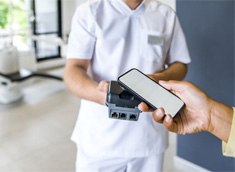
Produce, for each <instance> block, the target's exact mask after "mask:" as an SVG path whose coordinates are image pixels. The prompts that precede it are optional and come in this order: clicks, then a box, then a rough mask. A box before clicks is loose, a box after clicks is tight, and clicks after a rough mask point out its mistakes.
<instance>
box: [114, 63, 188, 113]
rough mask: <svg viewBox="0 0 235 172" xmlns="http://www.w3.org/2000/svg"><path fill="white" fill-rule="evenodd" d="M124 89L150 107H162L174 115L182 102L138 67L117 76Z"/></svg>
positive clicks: (182, 104)
mask: <svg viewBox="0 0 235 172" xmlns="http://www.w3.org/2000/svg"><path fill="white" fill-rule="evenodd" d="M118 82H119V84H120V85H121V86H123V87H124V88H125V89H126V90H128V91H130V92H131V93H132V94H133V95H135V96H136V97H138V98H139V99H140V100H142V101H143V102H145V103H146V104H147V105H148V106H150V107H151V108H152V109H157V108H159V107H162V108H164V110H165V113H166V114H170V115H172V117H174V116H175V115H176V114H177V113H178V111H179V110H180V109H181V108H182V107H183V106H184V102H183V101H182V100H181V99H180V98H179V97H177V96H176V95H175V94H173V93H172V92H170V91H169V90H167V89H165V88H164V87H162V86H161V85H159V84H158V83H157V82H155V81H153V80H152V79H151V78H149V77H148V76H147V75H145V74H143V73H142V72H141V71H139V70H138V69H134V68H133V69H131V70H129V71H127V72H126V73H124V74H123V75H121V76H120V77H119V78H118Z"/></svg>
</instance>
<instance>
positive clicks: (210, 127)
mask: <svg viewBox="0 0 235 172" xmlns="http://www.w3.org/2000/svg"><path fill="white" fill-rule="evenodd" d="M215 106H216V105H215V102H214V101H213V100H212V99H209V100H208V111H207V113H208V116H209V124H208V129H207V131H208V132H210V133H214V130H215V124H216V123H217V122H216V120H217V119H216V117H215V115H214V113H215V112H214V108H213V107H215Z"/></svg>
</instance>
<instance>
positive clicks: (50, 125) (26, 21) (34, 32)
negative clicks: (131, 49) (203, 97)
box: [0, 0, 235, 172]
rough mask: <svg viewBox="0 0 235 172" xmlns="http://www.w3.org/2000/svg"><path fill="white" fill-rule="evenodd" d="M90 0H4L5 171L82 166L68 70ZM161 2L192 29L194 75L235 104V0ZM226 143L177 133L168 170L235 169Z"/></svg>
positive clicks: (0, 41) (0, 54)
mask: <svg viewBox="0 0 235 172" xmlns="http://www.w3.org/2000/svg"><path fill="white" fill-rule="evenodd" d="M85 1H86V0H0V171H1V172H27V171H28V172H51V171H57V172H59V171H60V172H70V171H71V172H72V171H74V170H75V156H76V147H75V144H74V143H73V142H72V141H70V136H71V133H72V130H73V127H74V124H75V121H76V119H77V114H78V111H79V105H80V100H79V98H77V97H75V96H73V95H72V94H70V93H69V92H68V91H67V90H66V88H65V86H64V83H63V69H64V65H65V57H66V49H67V40H68V36H69V32H70V28H71V27H70V26H71V20H72V16H73V14H74V12H75V10H76V7H77V6H78V5H79V4H81V3H83V2H85ZM161 1H162V2H163V3H166V4H167V5H169V6H171V7H172V8H173V9H175V10H176V13H177V15H178V17H179V19H180V22H181V24H182V27H183V30H184V32H185V35H186V39H187V43H188V46H189V51H190V54H191V56H192V63H191V64H190V66H189V73H188V75H187V77H186V80H188V81H192V82H194V83H195V84H197V85H198V86H199V87H201V88H202V89H203V90H204V91H206V92H207V93H208V94H209V95H210V96H211V97H213V98H214V99H216V100H218V101H221V102H224V103H225V104H228V105H230V106H234V105H235V103H234V98H235V97H234V95H235V94H234V88H235V87H234V64H235V63H234V58H235V54H234V52H235V45H234V40H235V1H234V0H200V1H198V0H161ZM221 127H223V126H221ZM153 144H154V143H153ZM221 146H222V145H221V141H220V140H218V139H217V138H216V137H214V136H213V135H211V134H208V133H200V134H193V135H184V136H176V135H175V134H172V133H171V134H170V146H169V148H168V150H167V152H166V156H165V162H164V171H166V172H188V171H190V172H199V171H200V172H204V171H205V172H206V171H220V172H225V171H226V172H230V171H235V160H234V158H227V157H223V156H222V150H221Z"/></svg>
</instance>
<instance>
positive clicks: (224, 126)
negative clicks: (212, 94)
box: [208, 100, 233, 142]
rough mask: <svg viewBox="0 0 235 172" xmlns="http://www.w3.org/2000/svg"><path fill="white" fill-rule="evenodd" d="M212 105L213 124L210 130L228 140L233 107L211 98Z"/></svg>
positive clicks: (225, 140)
mask: <svg viewBox="0 0 235 172" xmlns="http://www.w3.org/2000/svg"><path fill="white" fill-rule="evenodd" d="M210 107H211V110H210V116H211V124H210V128H209V129H208V130H209V132H211V133H212V134H214V135H215V136H216V137H218V138H220V139H221V140H223V141H224V142H227V141H228V138H229V134H230V131H231V125H232V119H233V109H232V107H229V106H227V105H225V104H222V103H219V102H217V101H214V100H211V103H210Z"/></svg>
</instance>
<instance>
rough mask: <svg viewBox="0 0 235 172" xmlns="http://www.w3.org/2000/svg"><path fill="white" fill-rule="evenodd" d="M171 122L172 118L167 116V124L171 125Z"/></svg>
mask: <svg viewBox="0 0 235 172" xmlns="http://www.w3.org/2000/svg"><path fill="white" fill-rule="evenodd" d="M170 121H171V118H170V117H169V115H167V116H166V122H167V123H170Z"/></svg>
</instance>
